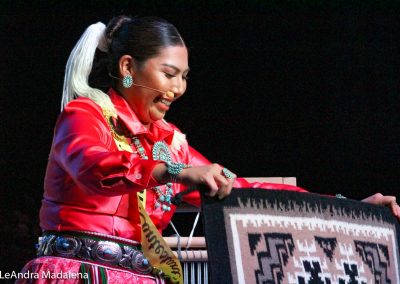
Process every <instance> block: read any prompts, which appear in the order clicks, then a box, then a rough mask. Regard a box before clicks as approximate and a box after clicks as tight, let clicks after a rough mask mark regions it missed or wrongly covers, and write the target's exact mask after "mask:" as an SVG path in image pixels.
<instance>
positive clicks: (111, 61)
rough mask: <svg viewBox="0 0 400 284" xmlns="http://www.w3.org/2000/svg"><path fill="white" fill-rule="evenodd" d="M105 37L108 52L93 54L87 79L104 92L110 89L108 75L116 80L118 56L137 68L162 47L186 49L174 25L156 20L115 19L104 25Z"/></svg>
mask: <svg viewBox="0 0 400 284" xmlns="http://www.w3.org/2000/svg"><path fill="white" fill-rule="evenodd" d="M106 38H107V42H108V45H109V46H108V53H107V54H105V53H104V52H101V51H100V50H97V51H96V54H95V58H94V61H93V68H92V71H91V73H90V76H89V85H90V86H92V87H95V88H99V89H102V90H103V91H106V90H107V89H108V88H109V87H110V83H111V78H110V77H109V76H108V74H109V73H110V74H112V75H113V76H115V77H118V75H119V74H118V70H119V68H118V61H119V59H120V58H121V56H123V55H130V56H132V57H133V58H134V59H135V61H136V63H137V64H138V65H139V67H140V66H141V65H143V63H144V62H145V61H146V60H147V59H150V58H152V57H155V56H157V55H158V54H159V53H160V50H161V49H162V48H164V47H168V46H185V42H184V41H183V39H182V37H181V35H180V34H179V32H178V30H177V29H176V28H175V26H174V25H172V24H171V23H169V22H167V21H166V20H164V19H161V18H157V17H141V18H131V17H128V16H118V17H115V18H113V19H112V20H111V21H110V22H109V23H108V25H107V28H106Z"/></svg>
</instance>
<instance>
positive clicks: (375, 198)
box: [361, 193, 400, 221]
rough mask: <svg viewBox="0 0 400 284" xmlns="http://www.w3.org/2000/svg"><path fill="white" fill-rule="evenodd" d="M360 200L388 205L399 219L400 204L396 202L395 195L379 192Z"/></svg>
mask: <svg viewBox="0 0 400 284" xmlns="http://www.w3.org/2000/svg"><path fill="white" fill-rule="evenodd" d="M361 201H363V202H367V203H371V204H377V205H384V206H387V207H389V208H390V209H391V210H392V213H393V215H394V216H396V217H397V219H399V221H400V206H399V205H398V204H397V203H396V197H395V196H388V195H382V194H381V193H375V194H374V195H371V196H369V197H367V198H365V199H363V200H361Z"/></svg>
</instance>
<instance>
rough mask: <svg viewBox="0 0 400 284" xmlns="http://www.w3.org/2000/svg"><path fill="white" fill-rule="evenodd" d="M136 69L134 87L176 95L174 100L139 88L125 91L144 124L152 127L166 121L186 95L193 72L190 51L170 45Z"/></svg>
mask: <svg viewBox="0 0 400 284" xmlns="http://www.w3.org/2000/svg"><path fill="white" fill-rule="evenodd" d="M133 66H134V67H133V68H132V70H131V71H132V72H131V74H132V77H133V82H134V84H139V85H143V86H147V87H150V88H153V89H157V90H160V91H163V92H167V91H170V92H173V93H174V96H173V97H167V96H166V95H165V94H162V93H160V92H157V91H153V90H149V89H147V88H143V87H139V86H135V85H132V87H130V88H128V89H124V90H123V95H124V97H125V99H126V100H127V101H128V103H129V105H130V106H131V108H132V109H133V111H134V112H135V113H136V115H137V116H138V118H139V119H140V121H141V122H142V123H143V124H144V125H149V124H150V123H152V122H155V121H157V120H160V119H162V118H164V116H165V114H166V113H167V111H168V110H169V108H170V105H171V103H173V102H174V101H175V100H176V99H178V98H179V97H180V96H182V95H183V94H184V93H185V90H186V84H187V82H186V78H187V74H188V72H189V67H188V51H187V49H186V47H184V46H168V47H165V48H162V49H161V51H160V53H159V54H158V55H157V56H156V57H153V58H150V59H148V60H147V61H145V62H144V63H143V65H141V66H140V67H138V66H136V65H134V64H133Z"/></svg>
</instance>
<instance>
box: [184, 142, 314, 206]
mask: <svg viewBox="0 0 400 284" xmlns="http://www.w3.org/2000/svg"><path fill="white" fill-rule="evenodd" d="M189 155H190V159H189V160H190V164H191V165H193V166H202V165H209V164H211V162H210V161H209V160H208V159H207V158H206V157H204V156H203V155H202V154H200V153H199V152H198V151H197V150H196V149H194V148H192V147H190V146H189ZM233 187H235V188H264V189H276V190H294V191H299V192H307V190H305V189H303V188H300V187H297V186H293V185H288V184H277V183H268V182H249V181H247V180H246V179H245V178H236V180H235V183H234V185H233ZM183 200H184V201H186V202H188V203H190V204H193V205H195V206H198V207H199V206H200V203H201V202H200V194H199V192H198V191H194V192H192V193H190V194H187V195H185V197H184V199H183Z"/></svg>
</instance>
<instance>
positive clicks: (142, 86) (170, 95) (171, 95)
mask: <svg viewBox="0 0 400 284" xmlns="http://www.w3.org/2000/svg"><path fill="white" fill-rule="evenodd" d="M108 75H109V76H110V77H111V78H114V79H117V80H120V81H121V79H120V78H118V77H115V76H113V75H111V74H110V73H108ZM132 85H135V86H137V87H141V88H145V89H149V90H152V91H156V92H159V93H161V94H163V95H166V96H167V98H169V99H173V98H174V97H175V94H174V93H173V92H171V91H167V92H164V91H161V90H158V89H154V88H151V87H148V86H145V85H140V84H136V83H134V82H132Z"/></svg>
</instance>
